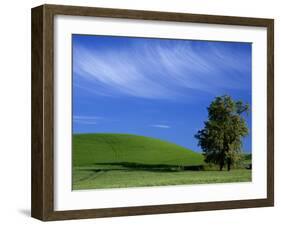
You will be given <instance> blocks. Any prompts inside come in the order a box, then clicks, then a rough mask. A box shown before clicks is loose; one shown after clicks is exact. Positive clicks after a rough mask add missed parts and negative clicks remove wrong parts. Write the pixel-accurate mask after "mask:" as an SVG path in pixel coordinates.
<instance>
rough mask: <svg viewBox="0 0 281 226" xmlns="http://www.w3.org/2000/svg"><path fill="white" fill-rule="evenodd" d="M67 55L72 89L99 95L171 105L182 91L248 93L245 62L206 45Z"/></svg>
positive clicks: (78, 48) (149, 45) (77, 49)
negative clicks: (167, 101) (70, 62)
mask: <svg viewBox="0 0 281 226" xmlns="http://www.w3.org/2000/svg"><path fill="white" fill-rule="evenodd" d="M201 48H202V47H201ZM73 54H74V55H73V59H74V61H73V62H74V64H73V67H74V68H73V69H74V73H75V75H76V76H78V78H77V79H74V83H75V85H77V86H81V84H80V83H81V81H82V80H84V81H85V82H84V87H85V85H86V88H87V89H89V90H93V91H94V92H95V93H96V94H100V95H112V96H114V95H129V96H135V97H142V98H150V99H177V98H178V97H180V96H181V95H186V90H187V89H190V90H197V91H203V92H210V93H213V92H216V90H218V89H246V88H248V84H246V83H245V82H242V81H245V77H243V76H248V75H249V74H250V73H249V68H250V61H249V59H248V58H249V57H248V56H245V55H243V53H240V52H239V51H236V52H233V50H232V51H230V50H228V49H227V48H220V47H218V46H216V45H212V44H209V45H205V46H204V49H200V46H198V47H196V45H195V46H194V45H191V44H190V43H189V42H184V41H178V42H177V43H176V44H175V43H173V44H172V42H167V41H166V42H163V41H158V42H152V41H143V42H138V43H137V44H136V45H131V46H130V47H127V48H122V49H119V50H118V51H116V49H114V48H111V49H110V48H108V49H104V50H103V51H100V50H95V49H89V48H85V46H83V45H75V46H74V52H73ZM79 78H80V79H79ZM81 79H82V80H81ZM249 79H250V77H249ZM78 83H79V84H78Z"/></svg>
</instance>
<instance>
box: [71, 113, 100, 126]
mask: <svg viewBox="0 0 281 226" xmlns="http://www.w3.org/2000/svg"><path fill="white" fill-rule="evenodd" d="M100 119H102V117H99V116H81V115H74V116H73V121H74V122H75V123H78V124H88V125H96V124H97V123H98V120H100Z"/></svg>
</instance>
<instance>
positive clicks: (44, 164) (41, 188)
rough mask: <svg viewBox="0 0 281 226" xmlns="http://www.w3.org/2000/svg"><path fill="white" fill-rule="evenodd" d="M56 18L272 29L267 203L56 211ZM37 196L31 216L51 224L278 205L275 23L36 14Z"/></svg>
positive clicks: (68, 11) (62, 9)
mask: <svg viewBox="0 0 281 226" xmlns="http://www.w3.org/2000/svg"><path fill="white" fill-rule="evenodd" d="M55 15H73V16H74V15H75V16H95V17H110V18H128V19H141V20H157V21H177V22H194V23H207V24H224V25H241V26H255V27H265V28H267V198H265V199H253V200H238V201H219V202H205V203H181V204H169V205H156V206H138V207H122V208H103V209H90V210H70V211H54V191H53V186H54V182H53V178H54V175H53V174H54V171H53V165H54V164H53V125H54V121H53V120H54V116H53V112H54V105H53V95H54V84H53V82H54V80H53V73H54V72H53V53H54V49H53V48H54V47H53V44H54V43H53V42H54V40H53V35H54V30H53V28H54V16H55ZM31 171H32V191H31V192H32V195H31V198H32V200H31V215H32V217H34V218H37V219H40V220H43V221H49V220H65V219H81V218H97V217H114V216H128V215H141V214H160V213H174V212H187V211H202V210H219V209H234V208H249V207H265V206H273V205H274V20H273V19H261V18H246V17H229V16H211V15H199V14H198V15H196V14H183V13H167V12H152V11H136V10H124V9H107V8H90V7H76V6H60V5H42V6H39V7H36V8H33V9H32V170H31Z"/></svg>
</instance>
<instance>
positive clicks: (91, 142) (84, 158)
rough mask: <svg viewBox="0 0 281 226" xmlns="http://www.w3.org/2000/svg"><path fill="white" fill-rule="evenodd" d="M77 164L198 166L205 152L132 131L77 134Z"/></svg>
mask: <svg viewBox="0 0 281 226" xmlns="http://www.w3.org/2000/svg"><path fill="white" fill-rule="evenodd" d="M72 142H73V166H74V167H85V166H92V165H96V164H112V165H114V163H115V164H118V163H124V164H125V163H127V164H146V165H161V164H163V165H180V166H194V165H200V164H203V156H202V155H201V154H199V153H196V152H193V151H191V150H189V149H186V148H184V147H182V146H179V145H176V144H173V143H169V142H167V141H163V140H159V139H155V138H151V137H144V136H136V135H129V134H105V133H104V134H75V135H73V141H72Z"/></svg>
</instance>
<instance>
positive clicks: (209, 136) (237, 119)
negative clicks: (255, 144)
mask: <svg viewBox="0 0 281 226" xmlns="http://www.w3.org/2000/svg"><path fill="white" fill-rule="evenodd" d="M248 111H249V105H248V104H245V105H244V104H243V103H242V102H241V101H237V102H236V101H234V100H232V98H231V97H230V96H227V95H224V96H221V97H216V98H215V100H214V101H213V102H212V103H211V104H210V106H209V107H208V119H209V120H208V121H206V122H204V124H205V127H204V128H203V129H202V130H199V131H198V132H197V134H196V135H195V138H197V139H198V145H200V146H201V148H202V150H203V153H204V157H205V162H207V163H214V164H217V165H219V167H220V170H222V169H223V167H224V166H225V165H227V170H228V171H229V170H230V168H231V166H232V165H233V164H234V163H236V162H237V161H239V160H240V158H241V153H242V141H241V139H242V138H243V137H245V136H246V135H248V128H247V125H246V122H245V119H244V118H243V117H242V113H244V112H245V113H248Z"/></svg>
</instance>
